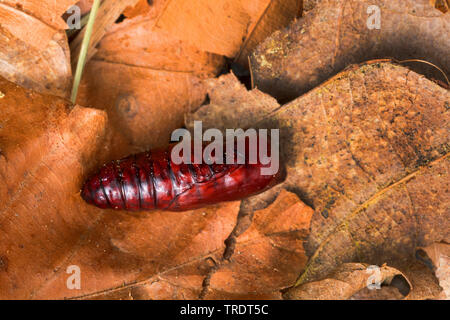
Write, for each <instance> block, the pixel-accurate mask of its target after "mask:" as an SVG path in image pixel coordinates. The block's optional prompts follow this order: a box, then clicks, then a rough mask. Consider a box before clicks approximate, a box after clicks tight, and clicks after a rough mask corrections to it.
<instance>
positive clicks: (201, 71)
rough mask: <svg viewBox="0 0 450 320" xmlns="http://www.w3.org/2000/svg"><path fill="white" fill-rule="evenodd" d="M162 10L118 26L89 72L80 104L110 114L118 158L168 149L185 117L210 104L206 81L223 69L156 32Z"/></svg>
mask: <svg viewBox="0 0 450 320" xmlns="http://www.w3.org/2000/svg"><path fill="white" fill-rule="evenodd" d="M162 4H164V1H154V5H153V7H152V8H153V9H152V10H151V11H150V12H149V13H148V14H146V15H140V16H136V17H134V18H132V19H125V20H124V21H123V22H121V23H119V24H115V25H114V26H112V27H111V28H110V29H109V30H108V32H107V34H106V35H105V36H104V37H103V39H102V41H101V42H100V43H99V45H98V47H97V53H96V55H95V56H94V57H93V58H92V59H91V61H90V62H89V63H88V64H87V65H86V68H85V71H84V76H83V79H82V83H81V85H80V91H79V96H78V100H77V101H78V103H80V104H82V105H89V106H94V107H97V108H101V109H104V110H106V111H107V112H108V115H109V118H110V120H111V121H110V127H111V128H110V132H112V134H113V135H114V136H113V137H112V138H111V142H112V148H113V153H114V154H116V156H124V155H125V154H127V153H130V152H137V151H142V150H144V149H149V148H154V147H162V146H165V145H167V144H168V143H169V141H170V135H171V133H172V131H173V130H174V129H176V128H179V127H180V126H182V124H183V119H184V114H185V113H186V112H188V111H190V110H191V109H195V108H197V107H198V106H199V105H200V104H201V103H202V101H203V100H204V98H205V93H206V92H205V88H204V86H203V84H202V79H204V78H206V77H211V76H214V75H215V74H216V73H217V72H218V70H219V68H220V67H221V65H222V63H223V58H222V57H219V56H217V55H213V54H210V53H206V52H200V51H198V49H196V48H195V47H192V46H190V45H186V44H185V43H182V42H180V41H179V40H178V39H175V38H173V37H171V36H170V35H169V34H168V33H167V32H165V31H164V30H160V29H158V28H155V27H154V23H155V17H156V16H157V12H158V10H162V8H163V6H162ZM162 119H163V121H162ZM118 139H119V140H121V141H122V142H123V143H119V144H118V143H117V142H116V141H117V140H118Z"/></svg>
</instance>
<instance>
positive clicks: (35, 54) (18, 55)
mask: <svg viewBox="0 0 450 320" xmlns="http://www.w3.org/2000/svg"><path fill="white" fill-rule="evenodd" d="M71 3H75V1H61V2H58V4H56V2H55V1H1V2H0V16H1V24H0V76H2V77H4V78H6V79H8V80H9V81H13V82H15V83H17V84H20V85H22V86H24V87H26V88H30V89H34V90H37V91H40V92H43V93H49V94H54V95H58V96H61V97H67V96H68V94H69V89H70V84H71V77H72V72H71V69H70V61H69V56H70V53H69V47H68V44H67V37H66V34H65V31H64V30H62V29H64V28H65V27H66V24H65V23H64V21H63V20H62V19H61V18H60V16H61V15H62V14H63V12H64V11H65V10H66V9H67V7H66V5H68V6H70V4H71ZM16 4H17V6H15V5H16ZM51 8H53V10H50V9H51ZM46 10H49V11H46ZM44 13H45V14H44ZM56 16H58V19H57V18H56ZM40 19H42V20H40Z"/></svg>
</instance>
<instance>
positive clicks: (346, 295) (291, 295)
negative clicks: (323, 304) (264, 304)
mask: <svg viewBox="0 0 450 320" xmlns="http://www.w3.org/2000/svg"><path fill="white" fill-rule="evenodd" d="M399 278H400V279H402V280H403V281H404V282H406V283H407V285H408V286H409V288H410V289H411V288H412V287H413V286H412V285H411V283H410V282H409V281H408V279H407V277H406V276H405V275H404V274H403V273H401V272H400V271H399V270H397V269H395V268H391V267H388V266H381V267H379V268H378V269H371V268H370V266H369V265H368V264H363V263H345V264H343V265H341V266H339V267H338V268H336V269H335V270H334V271H333V272H332V273H331V274H329V275H327V276H326V279H323V280H319V281H314V282H309V283H305V284H302V285H300V286H298V287H295V288H292V289H290V290H289V291H287V292H286V293H285V294H284V295H283V298H285V299H293V300H347V299H355V297H357V296H358V295H359V296H358V298H357V299H361V298H363V297H362V296H361V295H360V292H361V291H364V294H365V295H367V296H368V297H370V298H372V299H373V298H374V296H377V295H380V294H381V290H382V292H383V294H385V295H386V287H389V288H390V289H391V290H389V291H387V292H388V297H389V298H390V299H396V300H397V299H403V298H405V296H406V295H407V294H409V291H410V289H409V290H408V291H407V292H404V293H405V295H403V294H402V293H401V292H399V291H398V290H397V288H395V287H394V286H390V284H391V283H392V281H393V279H399ZM376 283H377V284H378V285H380V286H381V285H383V287H380V288H379V289H376V288H375V287H374V288H373V289H372V290H370V289H368V285H369V284H372V285H376ZM392 289H394V290H392ZM367 296H366V298H368V297H367ZM383 298H386V296H383Z"/></svg>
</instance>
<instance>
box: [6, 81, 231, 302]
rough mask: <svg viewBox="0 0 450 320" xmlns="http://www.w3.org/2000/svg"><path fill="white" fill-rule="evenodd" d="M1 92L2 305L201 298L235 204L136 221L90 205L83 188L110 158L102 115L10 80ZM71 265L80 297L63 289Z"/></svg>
mask: <svg viewBox="0 0 450 320" xmlns="http://www.w3.org/2000/svg"><path fill="white" fill-rule="evenodd" d="M0 88H1V90H2V95H1V97H2V98H1V99H0V109H1V110H2V113H1V117H0V149H1V156H0V176H1V177H3V180H4V183H3V184H2V185H1V186H0V213H1V215H0V216H1V220H0V223H1V225H2V232H1V234H0V260H1V263H0V265H1V268H0V283H2V290H1V291H0V296H1V298H4V299H6V298H8V299H11V298H22V299H25V298H27V299H28V298H35V299H39V298H46V299H48V298H75V297H84V298H94V297H97V298H98V297H100V296H102V295H103V296H106V295H108V294H111V295H115V294H118V291H120V290H121V289H124V290H125V289H127V288H128V289H130V288H131V287H136V288H135V289H133V290H135V291H136V292H143V293H142V294H144V293H146V294H151V295H152V298H154V299H156V298H171V297H172V298H174V297H176V298H183V297H185V298H187V297H191V298H195V297H196V296H198V294H199V293H200V292H201V290H202V281H203V278H204V276H205V275H206V274H207V273H208V272H209V269H210V260H211V259H217V258H216V256H222V253H223V251H224V249H225V244H224V240H225V239H226V238H227V236H228V235H229V234H230V233H231V231H232V230H233V227H234V224H235V222H236V217H237V214H238V210H239V202H229V203H224V204H221V205H218V206H212V207H208V208H204V209H199V210H196V211H188V212H183V213H171V212H160V211H154V212H152V213H149V214H147V213H137V214H134V215H132V214H126V213H119V212H113V211H111V210H106V211H104V210H100V209H97V208H95V207H91V206H88V205H87V204H86V203H85V202H84V201H83V200H82V199H81V197H80V195H79V190H80V185H81V184H82V182H83V180H84V179H85V178H86V176H87V175H88V174H89V172H90V171H91V170H92V168H93V167H95V166H98V165H99V162H100V163H101V161H102V157H104V155H102V154H98V149H99V145H100V144H101V143H102V142H103V140H102V137H103V135H104V130H105V126H106V116H105V114H104V112H102V111H99V110H95V109H86V108H81V107H78V106H75V107H73V108H72V107H71V105H70V104H69V103H67V102H65V101H62V100H60V99H57V98H54V97H50V96H43V95H40V94H37V93H34V92H31V91H26V90H24V89H22V88H20V87H18V86H16V85H14V84H12V83H9V82H7V81H5V80H1V82H0ZM18 115H20V117H19V116H18ZM71 265H76V266H78V267H79V268H80V270H81V289H80V290H70V289H68V287H67V279H68V277H69V276H70V274H67V273H66V271H67V268H68V267H69V266H71ZM158 282H159V284H158ZM147 284H148V285H149V287H148V288H147V287H145V285H147ZM141 287H143V288H141ZM170 288H172V291H170V292H169V291H168V290H169V289H170ZM182 288H184V289H183V290H182ZM144 289H145V290H144ZM130 290H131V289H130Z"/></svg>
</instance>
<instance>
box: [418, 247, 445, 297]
mask: <svg viewBox="0 0 450 320" xmlns="http://www.w3.org/2000/svg"><path fill="white" fill-rule="evenodd" d="M417 256H418V257H419V258H420V260H425V261H424V262H425V263H426V264H427V266H429V267H430V268H431V269H432V270H433V272H434V274H435V276H436V278H438V280H439V285H440V286H441V287H442V289H443V291H442V293H441V295H440V299H446V300H449V299H450V245H449V244H447V243H433V244H432V245H430V246H428V247H426V248H420V249H419V250H418V252H417Z"/></svg>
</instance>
